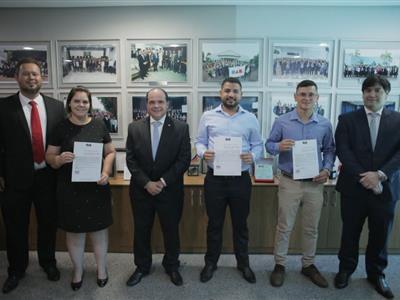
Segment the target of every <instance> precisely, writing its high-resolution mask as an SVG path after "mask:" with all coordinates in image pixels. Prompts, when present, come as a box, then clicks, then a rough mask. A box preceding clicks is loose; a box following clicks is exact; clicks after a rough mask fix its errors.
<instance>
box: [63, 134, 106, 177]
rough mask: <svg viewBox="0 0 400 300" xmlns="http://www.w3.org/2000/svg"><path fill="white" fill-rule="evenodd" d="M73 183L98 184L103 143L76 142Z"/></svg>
mask: <svg viewBox="0 0 400 300" xmlns="http://www.w3.org/2000/svg"><path fill="white" fill-rule="evenodd" d="M74 155H75V157H74V160H73V162H72V178H71V181H72V182H96V181H98V180H99V179H100V175H101V164H102V162H103V143H86V142H74Z"/></svg>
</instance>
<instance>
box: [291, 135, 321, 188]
mask: <svg viewBox="0 0 400 300" xmlns="http://www.w3.org/2000/svg"><path fill="white" fill-rule="evenodd" d="M292 154H293V179H295V180H296V179H307V178H313V177H315V176H317V175H318V174H319V164H318V150H317V140H315V139H314V140H301V141H295V143H294V146H293V148H292Z"/></svg>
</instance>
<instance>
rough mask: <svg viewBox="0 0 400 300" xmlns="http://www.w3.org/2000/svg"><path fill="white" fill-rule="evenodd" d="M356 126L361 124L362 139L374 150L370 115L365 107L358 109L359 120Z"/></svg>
mask: <svg viewBox="0 0 400 300" xmlns="http://www.w3.org/2000/svg"><path fill="white" fill-rule="evenodd" d="M356 126H360V129H361V135H362V139H363V140H364V143H366V144H367V145H368V148H369V149H370V150H371V152H373V150H372V142H371V134H370V131H369V123H368V117H367V114H366V113H365V109H364V108H362V109H360V110H358V120H357V124H356Z"/></svg>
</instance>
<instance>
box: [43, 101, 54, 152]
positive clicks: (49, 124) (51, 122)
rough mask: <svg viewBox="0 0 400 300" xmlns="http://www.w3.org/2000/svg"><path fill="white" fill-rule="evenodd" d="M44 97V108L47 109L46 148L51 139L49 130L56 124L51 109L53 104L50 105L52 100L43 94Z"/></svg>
mask: <svg viewBox="0 0 400 300" xmlns="http://www.w3.org/2000/svg"><path fill="white" fill-rule="evenodd" d="M41 95H42V97H43V103H44V107H45V109H46V146H47V140H48V138H49V128H53V127H54V126H53V125H55V124H54V122H55V121H54V114H53V113H52V109H51V104H50V100H49V99H48V98H47V97H46V96H45V95H43V94H41Z"/></svg>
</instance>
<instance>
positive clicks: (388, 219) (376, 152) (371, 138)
mask: <svg viewBox="0 0 400 300" xmlns="http://www.w3.org/2000/svg"><path fill="white" fill-rule="evenodd" d="M389 92H390V83H389V81H388V80H387V79H385V78H383V77H380V76H377V75H373V76H370V77H367V78H366V79H365V80H364V82H363V84H362V93H363V101H364V107H363V108H361V109H360V110H357V111H354V112H350V113H347V114H343V115H341V116H339V123H338V126H337V129H336V134H335V139H336V149H337V155H338V157H339V160H340V161H341V163H342V167H341V169H340V174H339V178H338V182H337V185H336V188H337V190H338V191H339V192H340V194H341V214H342V221H343V229H342V241H341V247H340V251H339V261H340V264H339V272H338V273H337V275H336V277H335V286H336V288H345V287H346V286H347V285H348V282H349V278H350V276H351V274H352V273H353V272H354V271H355V269H356V268H357V264H358V250H359V249H358V248H359V240H360V234H361V231H362V228H363V225H364V222H365V220H366V219H367V218H368V229H369V236H368V245H367V251H366V254H365V265H366V271H367V276H368V277H367V279H368V281H369V282H370V283H371V284H372V285H373V286H374V288H375V289H376V291H377V292H378V293H380V294H381V295H382V296H384V297H386V298H393V293H392V291H391V290H390V287H389V285H388V284H387V282H386V279H385V274H384V269H385V268H386V266H387V264H388V258H387V243H388V238H389V233H390V230H391V228H392V224H393V217H394V211H395V205H396V201H397V200H398V199H399V196H400V193H399V189H400V186H399V185H400V181H399V170H400V135H399V128H400V113H398V112H395V111H390V110H388V109H386V108H385V107H384V104H385V101H386V98H387V95H388V94H389Z"/></svg>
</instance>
